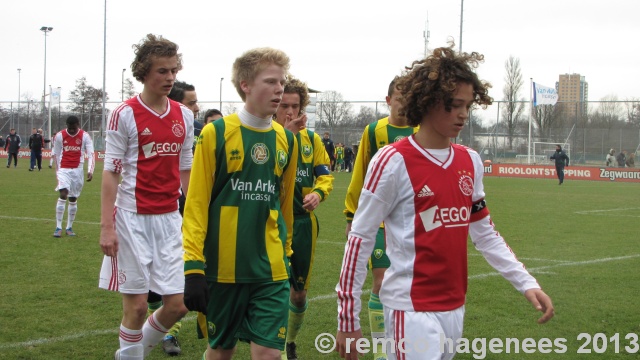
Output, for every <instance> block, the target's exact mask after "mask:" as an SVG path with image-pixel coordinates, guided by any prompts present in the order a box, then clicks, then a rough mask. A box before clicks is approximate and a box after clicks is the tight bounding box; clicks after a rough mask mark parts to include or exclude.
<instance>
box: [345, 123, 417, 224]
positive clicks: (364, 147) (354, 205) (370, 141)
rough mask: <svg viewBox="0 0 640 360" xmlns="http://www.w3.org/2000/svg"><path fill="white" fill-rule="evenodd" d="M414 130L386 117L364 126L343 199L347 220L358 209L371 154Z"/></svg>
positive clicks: (351, 217)
mask: <svg viewBox="0 0 640 360" xmlns="http://www.w3.org/2000/svg"><path fill="white" fill-rule="evenodd" d="M416 132H418V127H411V126H394V125H391V124H389V118H388V117H386V118H383V119H380V120H378V121H374V122H372V123H371V124H369V125H367V126H366V127H365V128H364V131H363V132H362V138H361V139H360V147H359V148H358V154H357V155H356V161H355V163H354V164H353V173H352V175H351V182H350V183H349V188H348V189H347V197H346V198H345V200H344V205H345V209H344V211H343V212H344V214H345V216H346V217H347V222H351V220H353V214H355V212H356V210H357V209H358V199H359V198H360V192H361V191H362V187H363V186H364V177H365V175H366V174H367V168H368V167H369V162H370V161H371V158H372V157H373V155H375V153H376V152H377V151H378V150H379V149H380V148H382V147H383V146H385V145H388V144H392V143H394V142H396V141H400V140H402V139H404V138H405V137H407V136H410V135H412V134H415V133H416Z"/></svg>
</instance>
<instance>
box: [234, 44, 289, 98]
mask: <svg viewBox="0 0 640 360" xmlns="http://www.w3.org/2000/svg"><path fill="white" fill-rule="evenodd" d="M272 64H276V65H278V66H281V67H282V68H283V69H284V70H285V74H288V73H289V56H287V54H285V53H284V52H283V51H281V50H277V49H273V48H268V47H264V48H256V49H251V50H248V51H246V52H245V53H244V54H242V55H241V56H240V57H238V58H237V59H236V60H235V61H234V62H233V68H232V69H231V82H232V83H233V86H235V87H236V91H237V92H238V95H240V98H242V101H246V98H247V95H246V94H245V93H244V91H242V88H241V87H240V82H241V81H246V82H248V83H250V82H252V81H253V80H255V79H256V76H257V75H258V73H260V72H261V71H262V70H264V69H266V68H267V67H268V66H269V65H272Z"/></svg>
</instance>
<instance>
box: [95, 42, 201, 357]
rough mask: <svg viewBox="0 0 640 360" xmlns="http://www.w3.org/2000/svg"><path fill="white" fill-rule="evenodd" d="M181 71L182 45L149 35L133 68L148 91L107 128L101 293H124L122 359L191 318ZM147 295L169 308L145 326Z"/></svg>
mask: <svg viewBox="0 0 640 360" xmlns="http://www.w3.org/2000/svg"><path fill="white" fill-rule="evenodd" d="M181 69H182V55H181V54H180V53H178V45H176V44H175V43H173V42H171V41H169V40H167V39H165V38H163V37H162V36H156V35H153V34H148V35H147V36H146V38H144V39H143V40H142V41H141V42H140V43H138V44H137V45H135V59H134V61H133V62H132V64H131V70H132V73H133V75H134V76H135V78H136V80H138V81H140V82H141V83H142V84H143V85H144V87H143V90H142V92H141V93H140V94H139V95H138V96H136V97H134V98H131V99H129V100H127V101H125V102H124V103H122V104H120V105H119V106H118V107H117V108H116V109H115V110H114V111H113V113H112V114H111V119H110V121H109V125H108V128H107V141H106V144H107V146H106V151H105V161H104V172H103V178H102V204H101V232H100V247H101V248H102V251H103V253H104V254H105V257H104V260H103V263H102V270H101V272H100V287H101V288H104V289H108V290H114V291H120V293H121V294H122V299H123V300H122V308H123V317H122V323H121V325H120V348H119V349H118V350H116V356H115V357H116V360H118V359H123V360H124V359H136V360H137V359H143V358H144V357H145V356H146V355H148V354H149V352H151V350H152V349H153V347H155V346H156V345H157V344H158V343H159V342H160V341H161V340H162V339H163V338H164V337H165V335H166V333H167V331H168V329H169V328H171V326H173V324H174V323H175V322H176V321H178V320H180V319H181V318H182V317H183V316H184V315H185V314H186V313H187V308H186V307H185V305H184V302H183V291H184V275H183V272H182V268H183V267H184V261H183V260H182V236H181V226H182V218H181V216H180V213H179V212H178V197H179V196H180V188H181V187H182V189H183V190H184V191H185V192H187V193H188V187H189V174H190V169H191V163H192V160H193V153H192V152H191V147H192V145H193V112H192V111H191V110H189V109H188V108H187V107H186V106H184V105H181V104H180V103H178V102H175V101H173V100H171V99H169V98H168V97H167V95H168V94H169V92H170V91H171V88H172V87H173V84H174V82H175V80H176V75H177V73H178V71H179V70H181ZM121 177H122V182H120V178H121ZM149 290H151V291H153V292H155V293H158V294H160V295H161V296H162V303H163V305H162V307H160V309H158V310H156V311H155V312H154V313H153V314H152V315H151V316H149V317H148V318H147V320H146V321H145V315H146V313H147V295H148V293H149Z"/></svg>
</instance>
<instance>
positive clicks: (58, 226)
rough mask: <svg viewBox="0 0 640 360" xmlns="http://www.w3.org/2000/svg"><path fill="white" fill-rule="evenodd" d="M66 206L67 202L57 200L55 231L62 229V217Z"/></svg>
mask: <svg viewBox="0 0 640 360" xmlns="http://www.w3.org/2000/svg"><path fill="white" fill-rule="evenodd" d="M66 204H67V200H64V199H60V198H58V203H57V204H56V229H62V217H63V216H64V206H65V205H66Z"/></svg>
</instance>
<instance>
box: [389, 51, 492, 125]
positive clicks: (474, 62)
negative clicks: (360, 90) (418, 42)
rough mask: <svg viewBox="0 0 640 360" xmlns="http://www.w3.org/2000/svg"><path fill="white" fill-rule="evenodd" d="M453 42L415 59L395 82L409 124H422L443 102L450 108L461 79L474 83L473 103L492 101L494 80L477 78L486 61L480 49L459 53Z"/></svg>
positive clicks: (485, 105) (488, 102)
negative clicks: (479, 67)
mask: <svg viewBox="0 0 640 360" xmlns="http://www.w3.org/2000/svg"><path fill="white" fill-rule="evenodd" d="M453 46H454V44H453V42H450V43H449V46H448V47H440V48H437V49H435V50H433V53H432V54H431V55H429V56H428V57H427V58H425V59H422V60H417V61H414V62H413V63H412V64H411V66H409V67H406V73H405V74H404V75H403V76H402V77H401V78H400V79H398V81H397V82H396V87H397V89H398V90H399V91H400V94H401V95H402V97H401V103H402V107H401V109H400V114H401V115H404V116H406V117H407V122H408V124H409V125H410V126H418V125H420V123H421V122H422V119H423V117H424V116H425V115H426V114H428V113H429V111H430V110H431V109H433V107H434V106H436V105H438V104H440V103H443V104H444V108H445V110H446V111H451V103H452V101H453V94H454V92H455V91H456V85H457V84H458V83H468V84H470V85H471V86H472V87H473V97H474V103H475V104H477V105H480V106H481V107H482V108H483V109H485V108H486V107H487V105H491V103H492V102H493V99H492V98H491V97H490V96H489V88H490V87H491V84H489V83H488V82H486V81H482V80H480V79H478V75H477V74H476V73H475V72H474V69H475V68H477V67H478V65H479V64H480V63H481V62H483V61H484V55H482V54H479V53H477V52H472V53H470V54H469V53H465V52H463V53H460V54H458V53H456V52H455V51H454V50H453Z"/></svg>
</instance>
